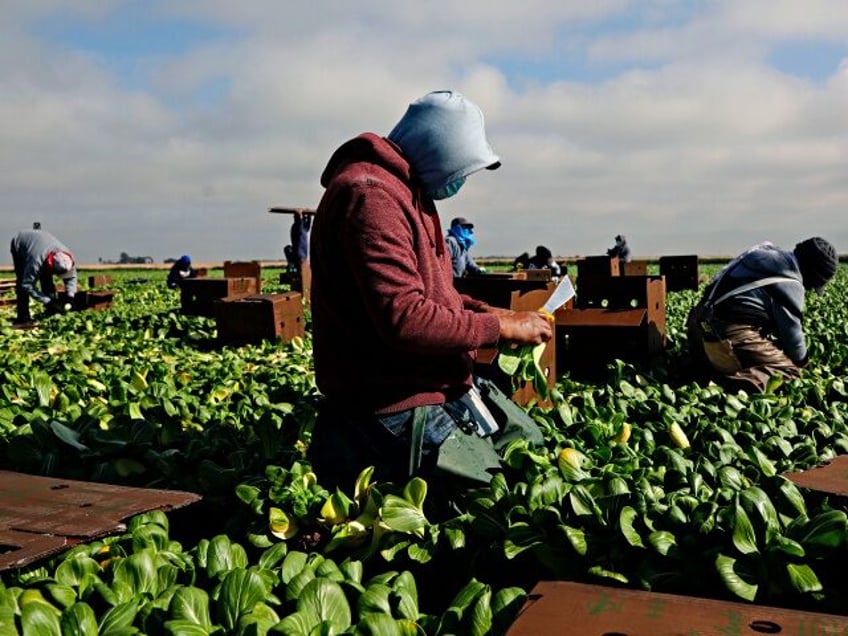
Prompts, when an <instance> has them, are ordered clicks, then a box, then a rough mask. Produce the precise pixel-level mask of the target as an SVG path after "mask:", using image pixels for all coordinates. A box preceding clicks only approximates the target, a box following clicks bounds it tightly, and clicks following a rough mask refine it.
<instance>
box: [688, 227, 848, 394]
mask: <svg viewBox="0 0 848 636" xmlns="http://www.w3.org/2000/svg"><path fill="white" fill-rule="evenodd" d="M838 267H839V257H838V255H837V253H836V249H835V248H834V247H833V245H831V244H830V243H829V242H828V241H826V240H825V239H823V238H821V237H813V238H809V239H807V240H805V241H802V242H800V243H798V244H797V245H796V246H795V249H794V250H792V251H788V250H784V249H781V248H779V247H776V246H775V245H773V244H772V243H768V242H766V243H761V244H759V245H755V246H754V247H752V248H750V249H748V250H747V251H745V252H744V253H742V254H741V255H739V256H737V257H736V258H735V259H733V260H732V261H731V262H730V263H729V264H728V265H726V266H725V267H724V268H723V269H722V270H721V271H720V272H719V273H718V274H717V275H716V276H715V278H713V280H712V282H711V283H710V284H709V285H708V286H707V288H706V290H705V291H704V296H703V298H702V299H701V301H700V302H699V303H698V304H697V305H696V306H695V307H694V308H693V309H692V311H691V312H690V314H689V320H688V322H687V330H688V335H689V349H690V352H691V355H692V358H693V361H694V363H695V365H696V368H697V369H700V370H701V371H703V372H704V374H705V375H706V376H709V377H710V378H711V379H713V380H715V381H716V382H717V383H719V384H723V385H724V386H726V387H727V388H729V389H731V390H738V389H744V390H746V391H748V392H762V391H764V390H765V389H766V387H767V385H768V382H769V379H770V378H771V377H772V376H780V377H786V378H796V377H799V376H800V374H801V369H802V368H803V367H805V366H807V364H808V362H809V353H808V351H807V346H806V341H805V338H804V331H803V328H802V324H801V320H802V318H803V314H804V300H805V291H806V290H815V291H816V293H821V290H822V288H823V287H824V285H825V284H826V283H827V282H828V281H829V280H830V279H831V278H833V275H834V274H835V273H836V270H837V268H838Z"/></svg>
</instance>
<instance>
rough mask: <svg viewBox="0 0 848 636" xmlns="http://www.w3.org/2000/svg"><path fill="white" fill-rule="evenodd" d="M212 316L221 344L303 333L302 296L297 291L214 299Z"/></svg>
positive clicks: (286, 337) (287, 337)
mask: <svg viewBox="0 0 848 636" xmlns="http://www.w3.org/2000/svg"><path fill="white" fill-rule="evenodd" d="M215 319H216V323H217V326H218V342H220V343H221V344H234V345H241V344H259V343H260V342H262V341H265V340H278V341H281V342H289V341H291V340H292V338H294V337H296V336H297V337H301V338H302V337H303V336H304V333H305V330H304V316H303V296H302V295H301V294H299V293H297V292H289V293H285V294H253V295H250V296H244V297H241V298H229V299H224V300H220V301H218V302H216V303H215Z"/></svg>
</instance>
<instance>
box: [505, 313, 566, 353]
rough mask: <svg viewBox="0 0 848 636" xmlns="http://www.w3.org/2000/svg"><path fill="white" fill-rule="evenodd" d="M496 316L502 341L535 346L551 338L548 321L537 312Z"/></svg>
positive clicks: (551, 331) (551, 333) (551, 330)
mask: <svg viewBox="0 0 848 636" xmlns="http://www.w3.org/2000/svg"><path fill="white" fill-rule="evenodd" d="M497 316H498V321H499V322H500V326H501V334H500V336H501V338H500V339H501V340H502V341H506V342H515V343H518V344H532V345H537V344H542V343H543V342H547V341H548V340H550V339H551V337H552V336H553V329H552V328H551V323H550V321H549V320H548V319H547V318H546V317H545V316H544V315H543V314H541V313H539V312H538V311H515V312H512V314H497Z"/></svg>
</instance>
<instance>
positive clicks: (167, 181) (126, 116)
mask: <svg viewBox="0 0 848 636" xmlns="http://www.w3.org/2000/svg"><path fill="white" fill-rule="evenodd" d="M552 4H555V5H556V6H551V5H552ZM7 5H8V6H7V7H5V8H4V22H3V24H2V25H0V58H1V59H0V84H2V85H3V86H4V87H7V89H6V90H5V91H4V93H5V94H4V100H3V101H2V102H1V103H0V167H2V170H0V209H2V213H0V231H2V233H3V234H5V235H7V236H9V237H10V236H11V235H12V234H14V232H15V231H16V230H18V229H21V228H24V227H29V225H30V224H31V222H32V221H33V220H41V221H42V223H43V224H44V226H45V227H48V228H50V229H51V230H53V231H54V233H55V234H56V235H57V236H59V237H60V238H61V239H62V240H64V241H65V242H66V243H67V244H68V245H69V246H70V247H71V248H72V249H73V250H74V251H75V252H76V253H77V255H78V257H79V259H80V260H81V261H83V262H88V261H96V260H97V259H98V258H104V259H110V258H117V256H118V255H119V254H120V253H121V252H128V253H130V254H144V255H150V256H153V257H154V258H155V259H156V260H162V259H164V258H166V257H169V256H175V255H179V254H181V253H184V252H190V253H192V254H193V255H194V257H195V260H209V261H220V260H224V259H229V258H261V259H275V258H282V246H283V244H284V242H285V241H286V237H287V233H288V228H287V227H285V224H286V221H285V219H284V218H282V217H279V216H275V215H269V214H267V212H266V210H267V208H268V207H270V206H273V205H290V206H296V207H314V206H315V205H317V202H318V200H319V198H320V196H321V187H320V185H319V183H318V177H319V175H320V173H321V171H322V169H323V167H324V165H325V163H326V161H327V159H328V158H329V156H330V154H331V153H332V151H333V150H334V149H335V147H337V146H338V145H339V144H340V143H342V142H343V141H345V140H346V139H348V138H350V137H352V136H354V135H356V134H358V133H360V132H363V131H374V132H378V133H381V134H385V133H386V132H388V130H390V129H391V127H392V126H393V125H394V123H395V122H396V121H397V119H398V118H399V117H400V116H401V115H402V114H403V111H404V110H405V107H406V105H407V104H408V103H409V102H410V101H412V100H414V99H415V98H417V97H419V96H420V95H423V94H424V93H426V92H428V91H429V90H434V89H443V88H453V89H455V90H459V91H460V92H463V93H464V94H465V95H466V96H468V97H469V98H471V99H472V100H473V101H475V102H476V103H477V104H478V105H480V107H481V108H482V109H483V112H484V113H485V116H486V121H487V131H488V134H489V138H490V141H491V143H492V145H493V147H494V148H495V150H496V151H497V152H498V154H500V155H501V156H502V157H503V159H504V165H503V168H502V169H501V170H499V171H497V172H495V173H487V174H481V175H479V176H475V177H472V179H470V180H469V183H468V185H466V187H465V188H463V191H462V192H461V193H460V194H459V195H458V196H457V197H455V198H453V199H450V200H447V201H445V202H443V203H442V204H440V210H441V213H442V215H443V216H444V217H446V218H450V217H452V216H457V215H462V216H466V217H469V218H473V219H474V220H475V221H476V222H477V228H478V245H477V247H476V248H475V249H476V250H477V252H478V255H514V254H518V253H520V252H522V251H525V250H532V248H533V247H534V246H535V245H537V244H540V243H542V242H544V243H545V244H547V245H548V246H549V247H550V248H551V249H552V251H554V253H556V254H559V255H562V256H572V255H578V254H592V253H600V252H601V251H602V250H605V249H606V248H607V247H609V245H610V244H611V242H612V237H613V236H614V235H615V234H617V233H624V234H626V235H627V236H628V237H629V239H630V242H631V245H632V247H633V250H634V252H635V254H636V255H637V256H638V255H644V256H656V255H662V254H670V253H693V252H694V253H701V254H734V253H736V252H738V251H741V250H742V249H744V248H745V247H747V246H748V245H750V244H752V243H756V242H759V241H761V240H772V241H774V242H776V243H778V244H786V245H789V246H791V245H793V244H794V243H795V242H796V241H797V240H799V239H801V238H804V237H805V236H806V235H808V234H811V233H813V234H821V235H823V236H826V237H828V238H829V239H831V240H832V241H833V242H834V243H835V244H836V245H837V248H839V249H840V251H842V252H848V224H846V223H845V222H844V221H843V218H844V216H845V208H846V206H848V181H847V180H846V179H845V178H844V177H845V174H846V173H848V134H846V131H848V3H845V2H844V1H843V0H806V1H805V2H803V3H800V2H796V1H795V0H711V1H680V2H676V1H672V0H640V1H638V2H637V1H635V0H633V1H628V0H598V1H597V2H592V3H586V2H582V1H578V0H564V1H563V2H559V3H549V2H547V1H543V0H526V1H525V2H523V3H513V2H501V1H499V0H489V1H487V2H483V1H482V0H467V1H466V2H464V3H461V4H458V3H455V2H444V1H442V0H434V1H432V2H427V3H420V4H418V5H414V6H413V5H408V4H406V3H397V2H393V1H390V0H378V1H373V2H369V1H365V2H360V3H346V2H341V1H340V0H312V1H311V2H289V3H280V2H277V1H272V0H248V1H244V2H239V3H233V2H231V1H229V0H227V1H225V0H170V1H167V2H166V1H164V0H161V1H157V0H152V1H148V2H141V1H137V2H121V1H119V0H101V1H99V2H92V3H77V2H69V1H62V0H10V2H8V3H7ZM9 262H10V258H9V256H8V254H7V255H6V256H5V257H0V263H9Z"/></svg>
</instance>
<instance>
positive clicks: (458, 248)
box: [445, 216, 486, 278]
mask: <svg viewBox="0 0 848 636" xmlns="http://www.w3.org/2000/svg"><path fill="white" fill-rule="evenodd" d="M476 242H477V239H476V238H474V224H473V223H470V222H469V221H468V219H465V218H463V217H461V216H460V217H457V218H455V219H454V220H452V221H451V224H450V229H449V230H448V234H447V236H446V237H445V243H446V244H447V246H448V252H449V253H450V257H451V263H452V264H453V275H454V277H455V278H461V277H462V276H465V275H466V274H483V273H485V272H486V268H484V267H480V266H479V265H478V264H477V263H475V262H474V258H472V256H471V248H472V247H473V246H474V244H475V243H476Z"/></svg>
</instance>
